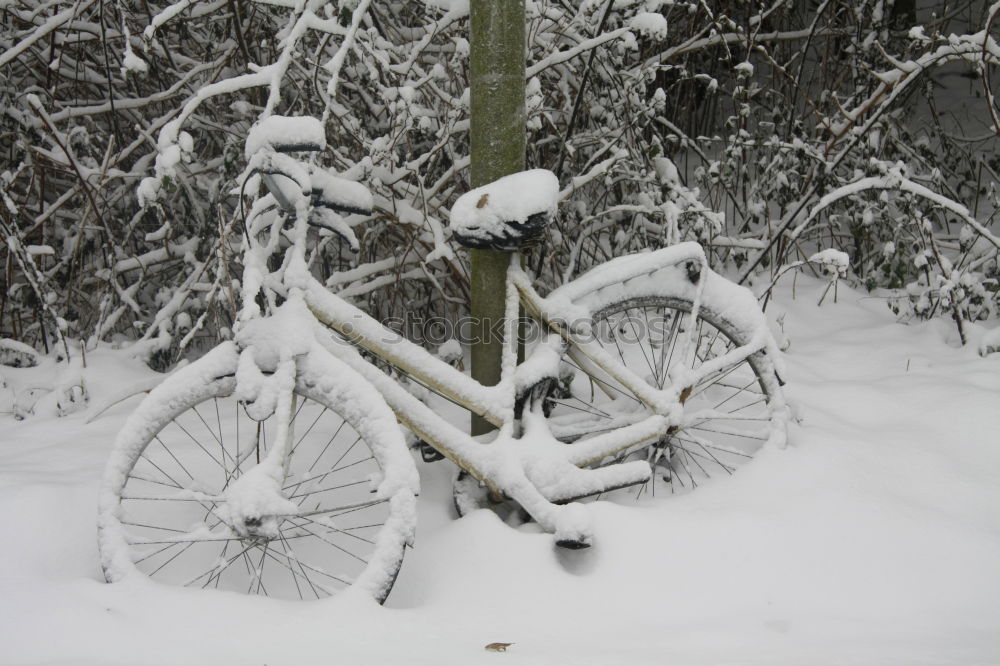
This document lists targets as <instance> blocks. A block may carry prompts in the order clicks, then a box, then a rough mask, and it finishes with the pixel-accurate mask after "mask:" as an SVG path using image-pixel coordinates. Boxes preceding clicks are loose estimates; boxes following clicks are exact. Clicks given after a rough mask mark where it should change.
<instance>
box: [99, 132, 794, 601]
mask: <svg viewBox="0 0 1000 666" xmlns="http://www.w3.org/2000/svg"><path fill="white" fill-rule="evenodd" d="M324 143H325V136H324V133H323V129H322V126H321V125H320V124H319V122H318V121H314V120H310V119H303V118H283V117H278V116H273V117H271V118H268V119H266V120H264V121H262V122H260V123H258V124H257V125H256V126H255V127H254V129H253V130H252V131H251V133H250V136H249V137H248V139H247V154H248V158H249V160H250V167H251V168H252V169H253V170H254V171H255V173H256V174H257V176H258V177H260V178H262V180H263V182H264V184H265V185H266V186H267V188H268V190H269V192H270V193H269V194H267V195H265V196H264V197H262V198H261V199H259V200H258V202H257V203H256V204H255V206H254V207H253V209H252V210H251V211H250V214H249V215H248V222H247V224H246V228H245V233H244V245H243V247H244V266H245V269H244V274H243V280H242V283H241V289H242V310H241V312H240V315H239V323H238V325H237V326H236V333H235V336H234V339H233V340H232V341H230V342H225V343H223V344H221V345H219V346H218V347H216V348H214V349H213V350H212V351H210V352H209V353H208V354H206V355H205V356H203V357H202V358H200V359H199V360H197V361H195V362H193V363H191V364H190V365H188V366H185V367H183V368H181V369H179V370H177V371H176V372H175V373H174V374H173V375H171V376H170V377H169V378H167V379H166V380H165V381H164V382H163V383H162V384H160V385H159V386H158V387H157V388H156V389H154V390H153V391H152V392H151V393H150V394H149V396H148V397H147V398H146V399H145V400H144V401H143V402H142V404H141V405H140V406H139V407H138V408H137V409H136V411H135V412H134V413H133V414H132V415H131V416H130V418H129V419H128V421H127V422H126V424H125V426H124V427H123V429H122V431H121V432H120V433H119V435H118V438H117V440H116V442H115V446H114V451H113V453H112V456H111V459H110V461H109V463H108V467H107V470H106V474H105V478H104V483H103V487H102V494H101V499H100V512H99V544H100V553H101V562H102V567H103V570H104V572H105V576H106V577H107V579H108V580H109V581H116V580H120V579H123V578H126V577H130V576H136V575H145V576H149V577H151V578H153V579H158V580H162V581H166V582H169V583H175V584H181V585H187V586H194V587H203V588H204V587H212V588H218V587H221V588H226V589H235V590H241V591H243V592H248V593H258V594H267V595H271V596H278V597H291V598H319V597H325V596H328V595H330V594H333V593H336V592H339V591H341V590H343V589H345V588H348V587H350V588H351V589H352V590H360V591H362V592H364V593H367V594H370V595H371V596H373V597H375V598H376V599H378V600H379V601H382V600H384V599H385V598H386V596H387V595H388V593H389V590H390V589H391V587H392V584H393V582H394V580H395V577H396V574H397V572H398V570H399V567H400V564H401V562H402V559H403V552H404V550H405V547H406V546H407V545H408V544H410V543H411V541H412V539H413V535H414V526H415V520H416V499H415V498H416V495H417V492H418V474H417V471H416V466H415V464H414V459H413V457H412V456H411V454H410V451H409V449H408V447H407V445H406V442H405V439H404V435H403V432H402V430H401V429H400V427H399V423H401V424H402V425H403V426H405V427H406V428H407V429H409V431H411V432H412V433H413V434H414V435H415V436H416V437H417V438H419V439H420V440H421V441H422V446H424V447H426V449H425V450H427V451H433V452H436V453H437V454H438V455H440V456H443V457H446V458H448V459H450V460H451V461H453V462H454V463H455V465H457V467H458V468H459V469H460V470H461V473H460V474H459V479H458V480H457V481H456V486H455V488H456V490H455V501H456V507H457V508H458V510H459V512H460V513H464V512H466V511H469V510H471V509H473V508H475V507H478V506H484V505H491V504H493V505H497V506H500V505H503V506H508V507H509V506H515V507H517V512H519V513H525V514H527V516H530V518H531V519H533V520H534V521H536V522H537V523H538V524H539V525H540V526H542V527H543V528H544V529H545V530H547V531H549V532H551V533H553V534H554V535H555V540H556V543H557V544H558V545H560V546H563V547H568V548H580V547H585V546H587V545H589V544H590V542H591V539H592V537H593V535H592V530H591V526H590V523H589V520H588V515H589V513H588V510H587V508H586V506H585V505H584V504H582V503H580V502H578V501H576V500H579V499H582V498H585V497H590V496H594V495H599V494H601V493H611V492H613V491H616V490H618V489H625V488H628V489H629V490H628V491H625V490H619V492H630V493H636V494H639V495H641V494H643V493H644V492H645V493H646V494H648V495H652V494H654V493H656V492H660V493H669V492H675V491H677V490H680V489H683V488H690V487H693V486H696V485H697V484H699V483H701V482H702V481H704V480H705V479H707V478H709V477H711V476H712V475H714V474H728V473H731V472H732V471H733V470H734V469H735V467H736V466H737V465H739V464H740V463H741V462H742V461H744V460H745V459H747V458H749V457H751V456H752V455H753V454H754V453H755V451H757V450H758V449H759V448H760V447H761V446H763V445H765V444H767V445H780V444H782V443H783V442H784V437H785V411H786V410H785V407H784V402H783V399H782V396H781V391H780V388H779V379H778V376H777V373H776V371H775V362H776V357H777V351H776V348H775V344H774V341H773V339H772V338H771V336H770V334H769V332H768V329H767V325H766V322H765V320H764V317H763V315H762V313H761V312H760V310H759V308H758V306H757V302H756V299H755V298H754V296H753V295H752V294H751V293H750V292H749V291H747V290H746V289H743V288H742V287H738V286H736V285H734V284H732V283H730V282H728V281H726V280H725V279H723V278H722V277H720V276H719V275H717V274H715V273H714V272H713V271H712V270H710V269H709V268H708V266H707V265H706V261H705V256H704V254H703V251H702V249H701V247H700V246H699V245H697V244H694V243H682V244H679V245H675V246H672V247H668V248H665V249H661V250H658V251H654V252H648V253H643V254H637V255H631V256H626V257H621V258H618V259H614V260H612V261H609V262H607V263H605V264H603V265H601V266H599V267H597V268H595V269H593V270H591V271H590V272H588V273H586V274H584V275H583V276H581V277H580V278H578V279H576V280H574V281H572V282H570V283H568V284H565V285H563V286H562V287H560V288H558V289H556V290H554V291H552V292H551V293H549V294H548V295H547V296H546V297H542V296H540V295H539V294H538V293H537V292H536V291H535V290H534V289H533V288H532V285H531V281H530V279H529V276H528V275H527V274H526V272H525V271H524V270H522V269H521V268H520V264H519V261H518V259H517V257H518V255H517V253H516V252H515V253H514V254H513V255H512V256H513V259H512V262H511V265H510V268H509V270H508V275H507V295H506V312H507V318H506V321H505V323H504V333H505V335H504V340H505V343H504V344H505V349H504V357H503V372H502V379H501V381H500V383H499V384H498V385H496V386H483V385H481V384H479V383H478V382H476V381H474V380H473V379H471V378H470V377H469V376H467V375H465V374H464V373H463V372H461V371H459V370H457V369H455V368H454V367H452V366H451V365H449V364H448V363H445V362H444V361H442V360H440V359H439V358H438V357H436V356H434V355H433V354H431V353H430V352H428V351H426V350H425V349H423V348H422V347H421V346H419V345H416V344H413V343H411V342H409V341H407V340H406V339H404V338H403V337H401V336H400V335H398V334H396V333H394V332H393V331H391V330H389V329H388V328H386V327H385V326H383V325H381V324H380V323H379V322H378V321H376V320H374V319H372V318H371V317H369V316H368V315H366V314H365V313H364V312H362V311H361V310H359V309H358V308H356V307H354V306H353V305H351V304H350V303H348V302H347V301H346V300H344V299H342V298H340V297H338V296H337V295H335V294H333V293H331V292H330V291H329V290H327V289H326V288H325V287H324V285H323V284H322V283H321V282H319V281H318V280H317V279H315V278H314V277H313V275H312V274H311V271H310V266H308V265H307V264H308V262H307V252H306V246H307V236H308V231H309V228H310V227H320V228H323V229H326V230H328V231H329V232H333V233H336V234H339V235H341V236H342V237H343V238H344V239H345V240H346V242H348V243H351V244H356V242H357V241H356V239H355V237H354V234H353V232H352V231H351V229H350V227H349V226H348V225H347V224H346V223H345V222H344V219H343V217H341V215H345V214H348V213H364V212H368V211H370V210H371V208H372V197H371V195H370V193H369V192H368V191H367V189H366V188H365V187H364V186H362V185H361V184H359V183H356V182H351V181H348V180H345V179H342V178H339V177H337V176H335V175H333V174H331V173H329V172H327V171H326V170H324V169H322V168H320V167H317V166H315V165H313V164H311V163H310V162H309V160H308V159H307V155H308V153H309V152H311V151H315V150H318V149H320V148H322V146H323V145H324ZM557 194H558V182H557V181H556V179H555V176H554V175H552V174H551V173H550V172H547V171H542V170H533V171H526V172H523V173H519V174H514V175H512V176H508V177H506V178H503V179H500V180H498V181H496V182H494V183H491V184H489V185H486V186H484V187H481V188H477V189H475V190H473V191H471V192H469V193H467V194H465V195H463V196H462V197H461V198H460V199H459V200H458V202H457V203H456V204H455V206H454V208H453V209H452V219H451V226H452V230H453V233H454V235H455V236H456V237H457V238H458V239H459V240H460V241H462V242H463V243H464V244H468V245H472V246H478V247H487V246H488V247H496V248H503V249H509V250H516V248H517V247H518V246H520V245H521V244H522V243H524V242H528V241H531V240H532V239H535V238H537V237H539V236H540V235H541V233H542V232H543V230H544V226H545V224H546V222H547V221H548V219H549V217H550V215H551V214H552V212H553V209H554V208H555V205H556V201H557ZM268 210H272V211H273V210H277V214H267V213H266V211H268ZM519 308H523V311H524V312H525V313H526V314H527V316H528V317H529V318H530V321H531V326H529V327H528V334H527V336H526V337H528V338H531V339H529V340H528V342H527V343H526V345H527V352H526V355H525V360H524V361H523V362H521V363H518V362H517V343H516V340H517V338H518V334H517V319H518V311H519ZM522 337H525V336H522ZM387 368H388V369H389V370H388V371H387V370H386V369H387ZM400 377H404V378H405V381H402V382H401V381H400ZM415 386H420V387H426V388H429V389H431V391H432V392H433V394H435V395H437V396H443V398H444V399H447V400H449V401H451V402H454V403H456V404H458V405H460V406H462V407H463V408H465V409H467V410H469V411H471V412H474V413H476V414H479V415H481V416H482V417H483V418H485V419H487V420H488V421H490V422H492V423H493V424H495V425H496V426H497V427H498V432H497V434H496V436H495V437H493V438H492V439H490V441H488V442H487V441H485V440H484V439H483V438H479V439H474V438H472V437H470V436H469V435H468V434H466V433H465V432H464V431H463V430H461V429H459V428H458V427H456V426H455V425H453V424H452V423H450V422H449V421H448V420H447V419H446V418H444V417H443V416H441V415H440V414H439V413H438V411H439V410H440V407H441V404H440V403H441V401H440V400H438V401H435V400H433V399H432V400H426V399H421V398H420V397H418V395H416V394H417V393H418V392H417V391H415V390H414V387H415ZM397 421H398V423H397Z"/></svg>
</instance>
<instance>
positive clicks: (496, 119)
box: [470, 0, 525, 435]
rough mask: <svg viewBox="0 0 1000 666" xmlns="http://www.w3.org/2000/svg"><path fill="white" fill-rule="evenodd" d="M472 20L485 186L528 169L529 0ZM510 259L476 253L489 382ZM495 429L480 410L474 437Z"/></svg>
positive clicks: (489, 9)
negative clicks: (526, 9)
mask: <svg viewBox="0 0 1000 666" xmlns="http://www.w3.org/2000/svg"><path fill="white" fill-rule="evenodd" d="M470 24H471V40H470V47H471V53H470V68H471V90H470V93H471V128H470V136H471V143H472V158H471V162H472V163H471V169H470V171H471V181H472V186H473V187H479V186H480V185H485V184H486V183H489V182H491V181H494V180H496V179H497V178H500V177H502V176H506V175H508V174H511V173H516V172H518V171H522V170H524V152H525V129H524V122H525V118H524V76H525V73H524V67H525V65H524V60H525V34H524V0H471V2H470ZM509 264H510V253H509V252H498V251H495V250H473V251H472V303H471V315H472V321H473V330H474V331H475V334H476V341H475V342H474V343H473V345H472V377H473V378H474V379H476V380H477V381H479V382H480V383H481V384H484V385H486V386H494V385H496V384H497V383H499V381H500V367H501V362H500V361H501V355H502V353H503V339H502V331H503V324H502V322H503V316H504V290H505V286H506V274H507V266H508V265H509ZM498 333H500V334H499V335H498ZM492 428H493V426H492V425H490V423H489V422H487V421H486V420H485V419H483V418H481V417H479V416H476V415H473V417H472V428H471V430H472V434H473V435H481V434H483V433H486V432H489V431H490V430H492Z"/></svg>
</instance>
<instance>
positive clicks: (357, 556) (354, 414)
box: [99, 345, 416, 602]
mask: <svg viewBox="0 0 1000 666" xmlns="http://www.w3.org/2000/svg"><path fill="white" fill-rule="evenodd" d="M223 347H228V346H225V345H224V346H223ZM220 349H221V351H220ZM235 361H236V355H235V352H234V351H233V350H232V349H231V348H230V349H228V351H227V350H226V349H223V348H217V349H216V350H213V352H211V353H210V354H209V355H208V356H207V357H206V358H205V359H204V360H202V361H198V362H196V363H194V364H192V365H191V366H188V367H187V368H184V369H182V370H181V371H179V372H178V373H177V374H176V375H174V376H172V377H171V378H169V379H168V380H167V381H165V382H164V383H163V384H162V385H161V386H160V387H158V388H157V389H156V390H154V391H153V392H152V393H151V394H150V395H149V396H148V397H147V399H146V400H145V401H144V402H143V404H142V405H141V406H140V407H139V409H138V410H137V411H136V412H135V413H134V414H133V416H132V417H131V418H130V419H129V420H128V422H127V423H126V425H125V427H124V428H123V430H122V432H121V433H120V435H119V437H118V440H117V441H116V445H115V450H114V452H113V454H112V458H111V460H110V462H109V465H108V470H107V473H106V475H105V484H104V489H103V493H102V498H101V514H100V524H99V532H100V538H99V542H100V549H101V560H102V566H103V568H104V572H105V576H106V578H107V579H108V580H109V581H114V580H118V579H121V578H124V577H125V576H126V575H128V574H129V573H132V572H139V573H141V574H144V575H146V576H148V577H150V578H152V579H154V580H158V581H161V582H164V583H169V584H175V585H184V586H188V587H198V588H219V589H226V590H232V591H238V592H242V593H248V594H259V595H266V596H273V597H278V598H291V599H318V598H323V597H327V596H330V595H333V594H336V593H338V592H340V591H342V590H344V589H345V588H347V587H350V586H351V585H355V584H359V585H360V586H361V587H363V588H364V589H365V590H366V591H367V592H369V593H370V594H372V596H374V597H375V598H376V599H378V600H379V601H380V602H381V601H384V599H385V598H386V596H387V595H388V593H389V590H390V589H391V587H392V584H393V582H394V580H395V577H396V574H397V572H398V570H399V567H400V565H401V564H402V560H403V552H404V546H405V545H406V543H407V541H408V540H409V539H410V537H411V535H412V531H413V521H414V519H415V513H414V496H413V492H412V491H411V489H410V488H408V487H407V484H405V483H403V484H396V487H395V488H388V489H386V488H382V489H381V490H382V492H379V490H380V489H379V485H380V483H381V482H382V480H383V479H386V478H406V477H407V476H408V475H410V474H411V471H410V470H409V469H403V470H400V469H397V468H396V467H398V466H399V465H404V466H405V465H406V464H407V463H408V464H409V465H410V467H412V465H413V463H412V460H411V459H410V458H409V455H408V453H407V452H406V450H405V446H404V444H403V442H402V437H401V436H400V435H399V432H398V427H396V425H395V421H394V420H392V421H391V423H390V422H389V421H387V420H386V419H385V418H383V417H384V416H385V415H384V414H382V413H381V412H380V409H379V406H378V403H377V402H375V403H374V405H373V400H372V397H373V396H369V395H358V394H356V392H355V391H353V390H351V389H350V388H349V387H345V386H344V385H343V384H341V385H339V386H338V387H337V388H336V389H334V390H331V389H330V387H329V386H328V385H324V384H323V383H322V382H319V381H316V377H315V376H310V375H309V374H308V373H306V374H303V373H302V372H300V373H299V377H298V380H297V385H296V388H295V404H294V409H293V418H292V435H291V438H290V447H289V450H290V453H289V455H288V459H287V461H286V469H285V475H284V480H283V481H282V483H281V489H280V494H281V496H282V498H283V499H285V500H287V501H288V502H291V503H292V505H294V507H295V509H293V510H289V511H287V512H286V513H283V514H282V515H279V516H276V517H273V519H274V525H273V526H271V527H270V528H269V529H267V530H260V531H258V533H256V534H253V535H248V534H247V533H246V529H243V530H240V529H239V528H238V526H237V525H235V524H234V522H233V518H232V517H231V516H230V515H229V512H228V511H227V501H228V499H229V498H228V497H227V492H228V491H229V490H231V489H232V488H233V487H234V484H235V483H236V482H237V481H238V480H239V479H240V478H241V477H243V476H244V475H245V474H247V472H248V471H250V470H252V469H253V468H254V467H255V465H257V464H258V462H259V461H260V460H261V459H263V457H264V456H265V455H266V452H267V450H268V447H269V446H272V445H273V444H274V441H275V417H274V416H273V415H272V416H270V417H267V418H264V419H256V418H253V417H252V416H251V414H250V412H248V410H247V408H246V405H245V404H243V403H241V402H240V401H238V400H237V399H236V398H235V397H234V396H233V392H234V388H235V385H236V381H235V377H234V372H235ZM312 374H313V375H315V374H316V373H312ZM368 388H370V387H368ZM371 393H372V394H373V395H374V397H375V398H378V396H377V394H374V390H373V389H372V391H371ZM359 407H363V408H359ZM382 410H383V411H384V412H385V413H387V414H388V413H389V412H388V408H386V407H385V405H384V404H383V405H382ZM370 414H375V416H368V415H370ZM390 416H391V414H390ZM379 418H381V419H382V421H381V422H375V421H377V420H378V419H379ZM386 426H391V428H389V427H386ZM393 428H394V429H395V432H393ZM400 451H402V453H400ZM415 473H416V472H415V469H414V470H412V474H413V475H415Z"/></svg>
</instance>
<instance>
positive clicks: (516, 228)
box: [450, 169, 559, 252]
mask: <svg viewBox="0 0 1000 666" xmlns="http://www.w3.org/2000/svg"><path fill="white" fill-rule="evenodd" d="M558 202H559V179H558V178H556V175H555V174H554V173H552V172H551V171H548V170H547V169H530V170H528V171H521V172H519V173H514V174H511V175H509V176H504V177H503V178H500V179H499V180H495V181H493V182H492V183H489V184H487V185H483V186H482V187H477V188H475V189H474V190H470V191H468V192H466V193H465V194H463V195H462V196H460V197H459V198H458V201H456V202H455V205H454V206H452V209H451V222H450V227H451V231H452V233H453V234H454V235H455V239H456V240H458V242H459V243H461V244H462V245H464V246H465V247H471V248H476V249H493V250H507V251H511V252H512V251H514V250H518V249H520V248H523V247H529V246H531V245H535V244H537V243H538V242H540V241H541V239H542V237H543V236H544V234H545V228H546V227H547V226H548V224H549V221H550V220H551V219H552V216H553V215H554V214H555V210H556V205H557V204H558Z"/></svg>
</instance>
